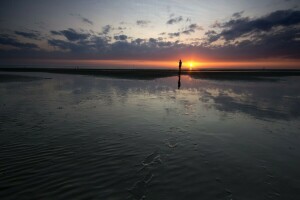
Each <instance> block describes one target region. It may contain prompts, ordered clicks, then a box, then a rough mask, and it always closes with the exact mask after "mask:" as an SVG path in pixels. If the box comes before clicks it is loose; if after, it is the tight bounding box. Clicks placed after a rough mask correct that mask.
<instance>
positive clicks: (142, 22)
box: [136, 20, 151, 27]
mask: <svg viewBox="0 0 300 200" xmlns="http://www.w3.org/2000/svg"><path fill="white" fill-rule="evenodd" d="M150 23H151V22H150V21H148V20H137V21H136V24H137V25H138V26H141V27H146V26H147V25H148V24H150Z"/></svg>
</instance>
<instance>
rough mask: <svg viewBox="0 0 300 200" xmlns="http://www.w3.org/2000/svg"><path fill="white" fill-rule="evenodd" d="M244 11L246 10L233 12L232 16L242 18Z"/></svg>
mask: <svg viewBox="0 0 300 200" xmlns="http://www.w3.org/2000/svg"><path fill="white" fill-rule="evenodd" d="M243 13H244V11H241V12H236V13H233V14H232V17H234V18H241V17H242V15H243Z"/></svg>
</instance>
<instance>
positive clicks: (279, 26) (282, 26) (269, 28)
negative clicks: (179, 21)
mask: <svg viewBox="0 0 300 200" xmlns="http://www.w3.org/2000/svg"><path fill="white" fill-rule="evenodd" d="M298 13H299V11H295V10H286V11H276V12H273V13H270V14H269V15H266V16H262V17H260V18H255V19H252V18H247V17H242V16H241V17H235V18H232V19H230V20H228V21H225V22H223V23H220V26H219V27H218V28H216V29H212V30H208V31H206V33H205V36H204V38H190V39H197V41H196V42H194V43H191V42H190V41H192V40H186V41H188V42H190V43H186V44H184V43H182V42H180V41H176V42H173V41H164V39H167V38H165V37H167V36H169V37H172V38H177V37H179V36H181V35H182V34H190V33H193V32H196V30H202V29H201V27H200V26H199V25H197V24H190V25H188V26H187V27H186V29H183V30H182V29H181V30H179V31H178V32H174V33H165V32H164V33H162V34H160V35H158V36H159V37H158V38H131V37H130V36H129V35H124V34H121V33H118V34H117V35H116V36H115V37H114V38H111V37H109V36H108V35H107V34H108V33H109V32H111V31H112V30H114V28H113V27H112V26H111V25H107V26H105V27H103V32H102V33H104V34H102V35H100V34H99V33H96V32H88V31H86V30H81V31H75V30H73V29H66V30H61V31H51V34H52V37H53V38H50V39H49V37H48V39H47V41H48V44H49V45H50V46H52V47H55V50H54V51H51V52H50V53H49V50H47V51H46V50H45V52H43V51H42V50H40V49H39V51H38V53H37V52H35V53H34V55H35V56H38V55H40V56H41V57H42V56H44V57H46V58H47V55H49V56H50V55H51V56H53V57H52V58H54V57H55V56H61V57H64V58H84V59H137V58H138V59H147V60H149V59H150V60H151V59H152V60H169V59H174V58H175V57H182V56H184V55H200V56H201V58H203V59H205V60H216V61H218V60H220V61H226V60H229V61H232V60H235V61H242V60H256V59H269V58H277V59H280V58H285V59H299V58H300V30H299V25H300V24H299V21H300V20H299V15H298ZM261 21H263V22H264V23H262V22H261ZM270 24H272V25H270ZM229 32H232V33H231V35H230V34H228V33H229ZM87 33H88V34H87ZM13 35H14V34H13ZM56 35H59V36H64V37H66V39H64V38H61V37H60V38H59V39H58V38H56V37H55V36H56ZM161 35H164V36H163V37H164V38H162V37H160V36H161ZM195 35H196V34H195ZM0 40H1V41H0V44H2V45H10V46H14V47H18V48H20V50H19V51H17V52H15V51H11V50H4V49H2V50H0V51H1V53H0V57H1V58H6V57H13V55H14V56H15V58H20V57H26V56H28V57H30V56H32V55H33V54H29V52H30V51H29V50H28V48H32V49H34V48H37V46H36V45H35V44H30V43H21V42H20V41H17V40H16V39H14V37H12V36H8V35H3V34H2V35H1V37H0ZM218 40H219V42H217V43H213V42H215V41H218ZM186 41H184V42H186ZM54 55H55V56H54Z"/></svg>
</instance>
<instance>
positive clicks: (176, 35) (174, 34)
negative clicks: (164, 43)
mask: <svg viewBox="0 0 300 200" xmlns="http://www.w3.org/2000/svg"><path fill="white" fill-rule="evenodd" d="M168 35H169V37H170V38H173V37H179V36H180V32H175V33H168Z"/></svg>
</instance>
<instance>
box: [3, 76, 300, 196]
mask: <svg viewBox="0 0 300 200" xmlns="http://www.w3.org/2000/svg"><path fill="white" fill-rule="evenodd" d="M2 74H3V73H2ZM6 74H7V73H6ZM10 74H19V75H22V76H33V77H39V78H46V79H36V78H35V79H32V81H28V79H26V81H23V80H18V79H17V78H16V79H14V80H13V81H3V82H0V96H1V98H0V111H1V112H0V137H1V140H0V149H1V151H0V199H101V200H102V199H109V200H110V199H112V200H118V199H170V200H171V199H172V200H174V199H256V200H257V199H300V168H299V166H300V137H299V136H300V134H299V133H300V90H299V85H300V77H281V78H278V79H276V80H272V81H242V80H240V81H219V80H205V79H193V78H191V77H189V76H182V77H181V88H180V90H178V89H177V81H178V80H177V77H169V78H162V79H155V80H130V79H129V80H124V79H113V78H107V77H106V78H105V77H93V76H81V75H61V74H47V73H10Z"/></svg>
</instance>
